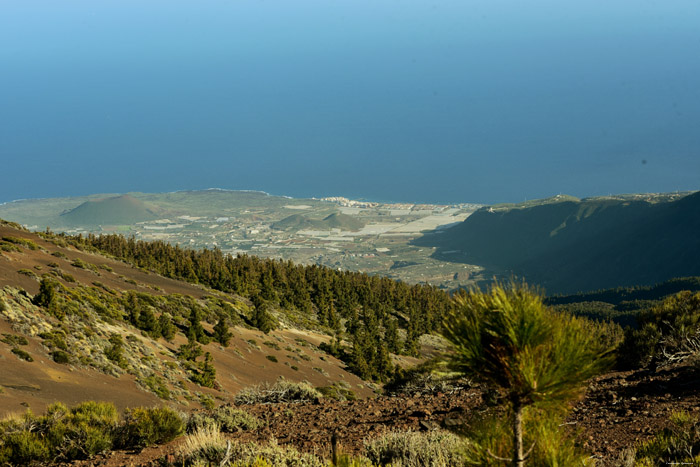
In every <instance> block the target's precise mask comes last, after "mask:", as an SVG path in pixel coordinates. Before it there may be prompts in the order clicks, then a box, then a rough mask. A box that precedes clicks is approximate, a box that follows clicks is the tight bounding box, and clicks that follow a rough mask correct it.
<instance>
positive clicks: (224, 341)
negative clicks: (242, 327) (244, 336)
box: [214, 315, 232, 347]
mask: <svg viewBox="0 0 700 467" xmlns="http://www.w3.org/2000/svg"><path fill="white" fill-rule="evenodd" d="M231 336H232V334H231V332H230V331H229V329H228V322H227V319H226V317H225V316H223V315H222V316H219V321H218V322H217V323H216V325H215V326H214V340H215V341H216V342H218V343H219V344H221V345H223V346H224V347H228V343H229V341H230V340H231Z"/></svg>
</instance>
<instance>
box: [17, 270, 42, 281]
mask: <svg viewBox="0 0 700 467" xmlns="http://www.w3.org/2000/svg"><path fill="white" fill-rule="evenodd" d="M17 274H22V275H24V276H27V277H31V278H32V279H38V276H37V275H36V274H35V273H34V271H32V270H30V269H18V270H17Z"/></svg>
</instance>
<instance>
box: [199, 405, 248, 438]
mask: <svg viewBox="0 0 700 467" xmlns="http://www.w3.org/2000/svg"><path fill="white" fill-rule="evenodd" d="M207 425H216V426H218V427H219V429H220V430H221V431H223V432H226V433H235V432H238V431H250V430H255V429H257V428H258V427H259V426H260V425H261V422H260V420H259V419H258V418H257V417H255V416H254V415H251V414H249V413H248V412H246V411H244V410H240V409H235V408H233V407H231V406H228V405H222V406H220V407H218V408H216V409H215V410H211V411H207V412H204V413H195V414H192V415H191V416H190V418H189V420H188V421H187V432H188V433H194V432H195V431H196V430H197V429H199V428H202V427H206V426H207Z"/></svg>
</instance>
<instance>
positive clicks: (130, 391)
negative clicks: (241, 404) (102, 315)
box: [0, 224, 374, 418]
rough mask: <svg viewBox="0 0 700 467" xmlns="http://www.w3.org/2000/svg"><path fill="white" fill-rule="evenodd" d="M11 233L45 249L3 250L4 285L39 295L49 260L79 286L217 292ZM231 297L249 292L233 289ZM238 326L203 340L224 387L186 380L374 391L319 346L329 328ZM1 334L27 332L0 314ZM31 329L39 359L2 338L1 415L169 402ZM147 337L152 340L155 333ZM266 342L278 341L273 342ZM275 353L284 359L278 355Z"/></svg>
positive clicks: (5, 230)
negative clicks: (48, 344)
mask: <svg viewBox="0 0 700 467" xmlns="http://www.w3.org/2000/svg"><path fill="white" fill-rule="evenodd" d="M6 236H9V237H20V238H24V239H27V240H31V241H32V242H34V243H36V244H37V245H38V246H39V249H37V250H31V249H29V248H24V247H22V248H21V250H22V251H21V252H14V251H13V252H5V251H1V252H0V290H2V289H3V288H4V287H6V286H9V287H14V288H19V289H23V290H25V291H26V292H27V293H28V294H29V296H31V295H34V294H36V293H37V292H38V291H39V280H38V276H41V274H43V273H46V272H48V271H50V270H51V269H52V267H51V266H49V264H52V263H57V264H58V265H59V267H60V269H61V271H64V272H66V273H69V274H70V275H72V276H73V277H74V278H75V280H76V282H75V283H71V282H66V281H65V280H63V279H58V278H57V280H60V281H61V283H62V284H63V285H64V286H66V287H74V286H75V284H82V285H88V286H89V285H91V284H92V283H93V282H95V281H99V282H100V283H101V284H104V285H105V286H106V287H108V288H110V289H114V290H119V291H127V290H138V291H141V292H147V293H150V294H155V295H159V294H182V295H190V296H193V297H195V298H202V297H206V296H207V295H210V294H212V293H213V291H211V290H208V289H206V288H204V287H201V286H199V285H195V284H189V283H187V282H182V281H177V280H173V279H168V278H165V277H162V276H160V275H158V274H154V273H149V272H147V271H144V270H141V269H138V268H134V267H132V266H130V265H128V264H126V263H124V262H121V261H118V260H115V259H111V258H108V257H105V256H101V255H98V254H93V253H87V252H83V251H79V250H77V249H75V248H73V247H71V246H67V247H61V246H57V245H55V244H54V243H52V242H50V241H47V240H45V239H43V238H41V237H39V236H38V235H37V234H35V233H31V232H26V231H23V230H18V229H15V228H14V227H11V226H8V225H2V224H0V238H2V237H6ZM57 251H58V252H61V253H63V254H64V255H65V258H62V257H56V256H53V255H52V253H54V252H57ZM75 259H80V260H82V261H84V262H86V263H89V264H92V265H96V266H100V265H106V266H108V267H109V268H111V271H108V270H105V269H98V271H97V272H94V271H91V270H88V269H83V268H79V267H75V266H73V265H72V264H71V263H72V262H73V261H74V260H75ZM20 270H30V271H32V272H34V274H35V277H30V276H28V275H26V274H21V273H19V272H18V271H20ZM217 294H218V293H217ZM231 299H232V300H238V301H240V300H243V299H242V298H241V297H234V296H231ZM205 327H206V328H208V329H209V330H210V331H211V326H210V325H207V324H205ZM123 328H124V329H123V331H124V333H131V334H134V335H137V336H141V332H140V331H139V330H137V329H135V328H132V327H130V326H128V325H126V324H124V325H123ZM231 332H232V333H233V337H232V339H231V343H230V345H229V347H227V348H224V347H222V346H220V345H218V344H216V343H214V342H212V343H210V344H207V345H206V346H204V350H205V351H208V352H211V353H212V355H213V357H214V366H215V367H216V370H217V382H218V383H219V388H218V390H213V389H208V388H202V387H199V386H196V385H194V384H193V383H191V382H189V381H187V380H182V381H181V383H182V384H183V385H185V386H186V387H187V388H188V389H189V390H190V391H191V392H193V393H195V392H198V393H202V394H206V395H209V396H210V397H212V398H214V399H215V400H218V401H219V402H218V403H221V402H226V401H229V400H231V398H232V397H233V394H235V393H236V392H238V391H239V390H240V389H241V388H243V387H246V386H250V385H253V384H257V383H261V382H274V381H275V380H276V379H278V378H279V377H284V378H286V379H289V380H292V381H303V380H305V381H309V382H310V383H311V384H313V385H314V386H326V385H329V384H332V383H333V382H339V381H344V382H345V383H347V385H348V386H349V388H350V389H352V391H354V392H355V393H356V394H357V395H358V396H361V397H367V396H371V395H373V394H374V390H373V389H372V388H371V387H370V386H369V385H367V384H366V383H365V382H364V381H362V380H361V379H360V378H358V377H357V376H355V375H353V374H351V373H349V372H347V371H345V369H344V365H343V364H342V362H340V361H339V360H337V359H335V358H334V357H331V356H329V355H327V354H326V353H325V352H323V351H321V350H319V349H318V348H317V347H316V346H317V345H318V344H319V343H320V342H322V341H325V340H327V339H328V338H327V337H326V336H324V335H321V334H318V333H314V332H307V331H301V330H295V329H280V330H276V331H273V332H271V333H270V334H268V335H266V334H263V333H262V332H260V331H258V330H255V329H247V328H243V327H236V328H232V329H231ZM2 334H23V333H21V332H20V331H18V330H17V329H15V328H14V327H13V323H11V322H9V321H7V320H5V319H0V336H1V335H2ZM25 337H26V338H27V340H28V341H29V345H28V346H26V347H23V349H24V350H26V351H27V352H29V354H30V355H31V356H32V357H33V358H34V361H33V362H25V361H23V360H20V359H19V358H18V357H17V356H15V355H14V354H12V353H11V349H12V346H10V345H7V344H4V343H0V387H2V388H3V389H2V391H1V392H0V418H1V417H3V416H5V415H7V414H9V413H15V412H24V411H25V410H26V409H27V408H30V409H31V410H32V411H34V413H41V412H42V411H43V410H44V409H45V407H46V405H47V404H50V403H52V402H55V401H62V402H65V403H67V404H77V403H78V402H81V401H84V400H107V401H111V402H114V403H115V404H116V405H117V407H119V408H120V409H122V408H125V407H133V406H142V405H146V406H150V405H155V404H160V403H162V401H160V400H159V399H158V398H157V397H156V396H155V395H154V394H152V393H150V392H148V391H146V390H144V389H142V388H140V387H139V386H138V385H137V384H136V383H135V382H134V378H133V377H131V376H129V375H122V376H120V377H118V378H115V377H112V376H108V375H106V374H104V373H101V372H99V371H97V370H95V369H93V368H89V367H83V366H79V365H62V364H58V363H55V362H54V361H53V360H52V358H51V357H50V356H49V353H48V349H46V348H45V347H44V346H43V345H42V340H41V339H40V338H39V337H37V336H30V335H25ZM142 337H143V336H142ZM145 340H146V342H147V343H148V339H145ZM185 342H186V339H185V337H184V336H182V335H181V334H178V335H177V336H176V337H175V339H174V340H173V342H172V343H167V342H165V341H164V340H162V339H160V340H159V341H158V343H157V344H158V345H160V346H164V347H167V348H169V349H170V350H173V351H174V350H175V349H177V347H178V346H179V345H180V344H183V343H185ZM266 342H267V343H268V344H274V345H273V346H269V345H266V344H265V343H266ZM149 345H150V346H151V348H152V349H153V350H154V352H155V356H156V357H157V358H160V359H162V360H166V361H172V360H173V359H172V358H171V357H168V356H166V355H163V354H162V353H161V352H160V350H161V349H162V347H161V348H159V347H157V346H156V345H151V344H150V343H149ZM272 357H274V358H276V359H277V361H276V362H275V361H271V360H270V358H272ZM171 405H173V406H174V407H175V408H177V409H179V410H192V409H196V408H199V407H200V405H199V403H197V402H191V401H187V400H183V399H179V400H177V401H174V402H171Z"/></svg>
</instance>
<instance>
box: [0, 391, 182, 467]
mask: <svg viewBox="0 0 700 467" xmlns="http://www.w3.org/2000/svg"><path fill="white" fill-rule="evenodd" d="M183 429H184V422H183V421H182V419H181V418H180V416H179V415H178V414H177V413H175V412H174V411H173V410H171V409H169V408H137V409H131V410H129V411H127V412H126V416H125V418H124V419H120V417H119V415H118V413H117V410H116V408H115V406H114V405H113V404H111V403H107V402H93V401H88V402H83V403H82V404H80V405H77V406H75V407H73V408H72V409H69V408H68V407H66V406H65V405H64V404H61V403H55V404H52V405H50V406H49V407H48V408H47V409H46V413H45V415H43V416H35V415H34V414H32V413H31V412H30V411H27V412H26V413H25V414H23V415H14V416H10V417H9V418H5V419H4V420H2V421H0V464H2V465H5V464H11V465H31V464H34V463H41V462H71V461H73V460H78V459H87V458H89V457H92V456H94V455H96V454H99V453H101V452H105V451H108V450H110V449H114V448H117V447H119V448H124V449H133V448H137V447H143V446H148V445H151V444H160V443H164V442H167V441H170V440H172V439H174V438H175V437H176V436H178V435H180V434H181V433H182V432H183Z"/></svg>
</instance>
